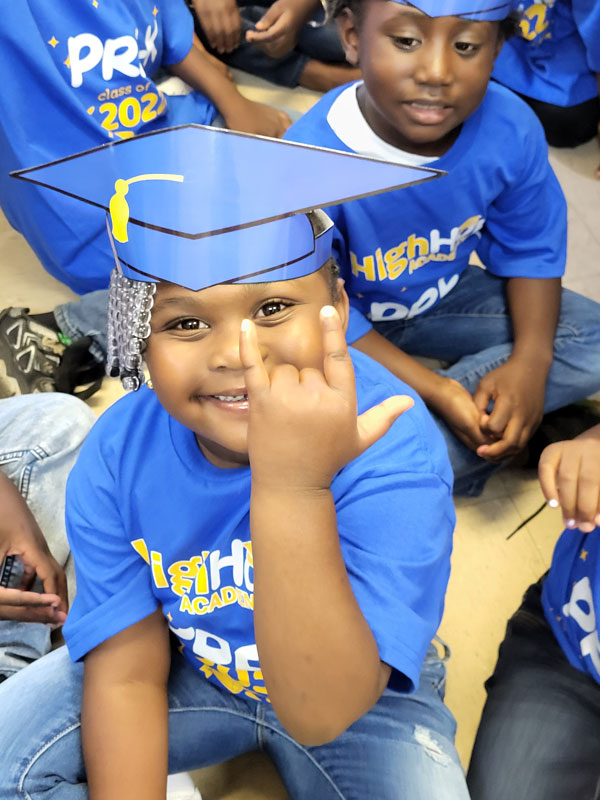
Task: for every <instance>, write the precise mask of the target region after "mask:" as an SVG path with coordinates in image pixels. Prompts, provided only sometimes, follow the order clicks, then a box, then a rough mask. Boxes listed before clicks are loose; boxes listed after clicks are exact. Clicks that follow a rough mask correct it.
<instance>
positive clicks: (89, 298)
mask: <svg viewBox="0 0 600 800" xmlns="http://www.w3.org/2000/svg"><path fill="white" fill-rule="evenodd" d="M54 318H55V319H56V323H57V325H58V327H59V328H60V329H61V331H62V332H63V333H64V334H66V335H67V336H69V337H70V338H71V339H73V340H75V339H81V338H82V337H84V336H90V337H91V339H92V344H91V345H90V353H91V354H92V355H93V356H94V358H95V359H96V360H97V361H106V352H107V349H108V321H107V319H108V289H98V290H97V291H95V292H89V293H88V294H84V295H82V296H81V297H80V298H79V299H78V300H72V301H71V302H70V303H63V305H61V306H57V307H56V308H55V309H54Z"/></svg>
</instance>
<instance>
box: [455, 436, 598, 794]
mask: <svg viewBox="0 0 600 800" xmlns="http://www.w3.org/2000/svg"><path fill="white" fill-rule="evenodd" d="M539 475H540V483H541V486H542V490H543V492H544V495H545V497H546V500H547V501H548V504H549V505H550V506H551V507H553V508H557V507H559V506H560V507H561V510H562V513H563V517H564V519H565V524H566V526H567V529H566V530H565V531H564V532H563V534H562V535H561V537H560V539H559V540H558V543H557V545H556V548H555V550H554V555H553V557H552V566H551V567H550V571H549V572H548V573H546V575H544V576H543V577H542V578H541V579H540V580H539V581H538V583H536V584H534V585H533V586H530V587H529V589H528V590H527V592H526V594H525V597H524V598H523V603H522V605H521V608H520V609H519V610H518V611H517V612H516V613H515V614H514V616H513V617H512V619H511V620H510V622H509V623H508V627H507V630H506V635H505V638H504V641H503V642H502V644H501V646H500V653H499V657H498V663H497V664H496V668H495V671H494V674H493V675H492V677H491V678H490V679H489V681H488V682H487V683H486V689H487V691H488V699H487V702H486V705H485V708H484V711H483V715H482V718H481V723H480V726H479V731H478V733H477V739H476V741H475V748H474V750H473V756H472V759H471V766H470V768H469V789H470V791H471V796H472V798H473V800H504V798H507V797H527V798H528V800H563V798H567V797H568V798H584V797H589V798H592V797H597V796H598V787H599V786H600V737H599V736H598V730H599V728H600V639H599V638H598V620H599V619H600V425H599V426H596V427H595V428H591V429H590V430H589V431H586V432H585V433H584V434H582V435H581V436H578V437H577V438H576V439H574V440H572V441H568V442H557V443H555V444H552V445H550V446H549V447H547V448H546V449H545V450H544V452H543V453H542V456H541V458H540V464H539Z"/></svg>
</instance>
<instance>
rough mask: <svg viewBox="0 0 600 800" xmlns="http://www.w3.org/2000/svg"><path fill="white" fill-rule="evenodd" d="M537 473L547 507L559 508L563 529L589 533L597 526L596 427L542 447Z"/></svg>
mask: <svg viewBox="0 0 600 800" xmlns="http://www.w3.org/2000/svg"><path fill="white" fill-rule="evenodd" d="M538 472H539V477H540V484H541V487H542V491H543V493H544V496H545V498H546V500H547V501H548V504H549V505H551V506H552V507H556V506H560V507H561V508H562V513H563V517H564V521H565V525H566V527H567V528H579V530H581V531H583V532H584V533H590V532H591V531H593V530H594V528H595V527H596V526H598V525H600V425H596V426H595V427H594V428H590V429H589V430H588V431H586V432H585V433H582V434H581V435H580V436H578V437H577V438H576V439H573V440H572V441H568V442H556V443H555V444H551V445H549V446H548V447H546V448H545V449H544V451H543V453H542V455H541V456H540V463H539V467H538Z"/></svg>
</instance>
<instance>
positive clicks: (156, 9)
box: [152, 6, 158, 17]
mask: <svg viewBox="0 0 600 800" xmlns="http://www.w3.org/2000/svg"><path fill="white" fill-rule="evenodd" d="M157 14H158V8H157V7H156V6H154V8H153V9H152V15H153V16H154V17H155V16H156V15H157Z"/></svg>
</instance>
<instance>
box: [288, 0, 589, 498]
mask: <svg viewBox="0 0 600 800" xmlns="http://www.w3.org/2000/svg"><path fill="white" fill-rule="evenodd" d="M509 11H510V4H509V3H506V4H504V5H501V4H498V3H491V2H489V3H485V2H480V3H473V2H467V0H451V2H448V3H445V4H444V5H443V8H442V10H441V12H440V5H439V4H437V3H434V2H432V1H431V2H430V0H421V1H420V2H415V3H414V4H408V3H404V2H402V0H398V2H394V1H393V0H363V1H362V2H361V1H360V0H351V1H349V2H346V1H345V0H339V2H332V3H331V5H330V12H331V13H332V14H333V15H336V16H337V18H338V24H339V29H340V35H341V38H342V43H343V44H344V46H345V49H346V57H347V59H348V60H349V61H350V63H353V64H357V65H360V67H361V69H362V73H363V76H364V82H363V83H358V84H352V85H350V86H348V87H342V88H341V89H338V90H334V91H333V92H330V93H329V94H327V95H325V97H324V98H323V99H322V100H321V101H320V102H319V103H317V105H316V106H314V107H313V108H312V109H311V110H310V111H309V112H308V113H307V114H306V115H305V116H304V117H302V118H301V119H300V120H299V121H298V122H296V123H295V124H294V125H293V126H292V127H291V128H290V129H289V131H288V133H287V134H286V138H289V139H291V140H295V141H301V142H306V143H310V144H314V145H322V146H325V147H331V148H335V149H339V150H344V151H349V152H355V153H360V154H362V155H370V156H373V157H379V158H386V159H387V160H396V161H397V162H401V163H413V164H420V165H423V164H427V165H429V166H432V165H433V166H435V167H439V168H440V169H445V170H447V171H448V176H447V177H446V178H444V179H443V180H440V181H434V182H433V183H431V182H430V183H425V184H422V185H419V186H416V187H414V188H408V189H406V190H405V191H404V192H402V193H401V194H400V193H392V194H386V195H384V196H381V197H373V198H365V199H362V200H357V201H354V202H351V203H347V204H345V205H343V206H338V207H335V208H333V209H332V210H331V216H332V219H333V220H334V222H335V224H336V226H337V230H338V236H337V240H336V255H337V257H338V259H339V263H340V266H341V271H342V277H343V278H344V280H345V282H346V288H347V290H348V293H349V295H350V301H351V305H352V315H351V319H350V325H349V328H348V341H349V342H350V343H352V344H353V345H354V346H355V347H357V348H358V349H359V350H362V351H363V352H366V353H368V354H369V355H371V356H372V357H373V358H376V359H377V360H378V361H380V362H381V363H382V364H384V365H385V366H387V367H388V369H390V370H391V371H392V372H393V373H394V374H396V375H397V376H398V377H401V378H402V379H403V380H406V381H407V382H408V383H410V385H412V386H413V387H414V388H415V389H416V390H417V391H418V392H419V394H420V395H421V396H422V397H423V399H424V400H425V401H426V403H427V404H428V406H429V407H430V409H431V410H432V411H433V412H434V413H435V414H436V415H437V417H438V420H439V423H440V427H441V429H442V431H443V433H444V435H445V437H446V443H447V445H448V449H449V453H450V460H451V463H452V466H453V468H454V473H455V491H456V492H457V493H459V494H467V495H476V494H478V493H479V492H480V491H481V490H482V487H483V485H484V483H485V480H486V479H487V477H488V476H489V475H490V474H491V472H492V471H493V470H494V469H496V468H497V466H498V465H499V464H500V463H502V462H505V461H506V460H507V459H508V458H509V457H511V456H513V455H515V454H516V453H518V452H519V451H520V450H522V449H523V448H524V447H525V445H526V444H527V441H528V440H529V438H530V436H531V435H532V433H533V432H534V431H535V429H536V427H537V426H538V424H539V422H540V420H541V419H542V415H543V413H544V411H550V410H553V409H556V408H559V407H561V406H564V405H567V404H568V403H571V402H573V401H575V400H579V399H581V398H583V397H586V396H587V395H589V394H590V393H592V392H594V391H595V390H597V389H598V388H600V324H599V323H600V307H599V306H598V305H597V304H595V303H593V302H591V301H589V300H587V299H585V298H583V297H580V296H579V295H576V294H574V293H572V292H567V291H563V292H562V293H561V287H560V276H561V275H562V274H563V272H564V267H565V255H566V208H565V202H564V198H563V195H562V192H561V190H560V187H559V185H558V182H557V180H556V178H555V176H554V174H553V172H552V170H551V168H550V166H549V164H548V160H547V147H546V143H545V140H544V136H543V131H542V129H541V126H540V125H539V123H538V121H537V120H536V118H535V116H534V114H533V113H532V112H531V110H530V109H529V108H528V107H527V106H526V105H525V103H524V102H523V101H521V100H520V99H519V98H517V97H516V96H515V95H513V94H512V93H511V92H509V91H508V90H506V89H505V88H503V87H500V86H498V85H497V84H494V83H492V84H489V85H488V82H489V77H490V74H491V71H492V68H493V65H494V60H495V58H496V55H497V54H498V52H499V50H500V47H501V45H502V41H503V35H504V34H503V32H504V31H505V29H506V28H507V19H506V18H507V16H508V14H509ZM440 13H444V14H453V16H439V14H440ZM475 250H477V254H478V255H479V256H480V258H481V260H482V261H483V263H484V264H485V265H486V267H487V271H484V270H481V269H479V268H478V267H474V266H469V259H470V256H471V255H472V253H473V252H474V251H475ZM412 356H426V357H432V358H437V359H441V360H442V361H445V362H449V363H450V365H451V366H449V367H448V368H447V369H443V370H441V371H439V372H434V371H432V370H430V369H428V368H426V367H425V366H423V365H422V364H420V363H418V362H417V361H416V360H415V359H414V358H413V357H412Z"/></svg>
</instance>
